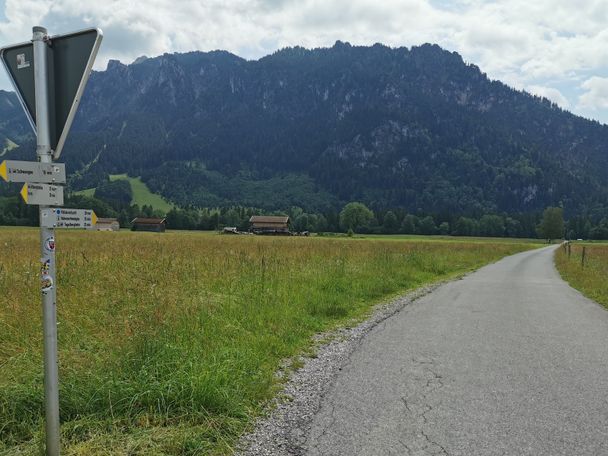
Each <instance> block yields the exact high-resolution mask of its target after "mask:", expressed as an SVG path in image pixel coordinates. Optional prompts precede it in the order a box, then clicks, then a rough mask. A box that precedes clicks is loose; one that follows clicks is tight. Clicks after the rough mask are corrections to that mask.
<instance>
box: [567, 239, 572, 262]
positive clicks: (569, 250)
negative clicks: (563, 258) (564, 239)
mask: <svg viewBox="0 0 608 456" xmlns="http://www.w3.org/2000/svg"><path fill="white" fill-rule="evenodd" d="M571 253H572V246H571V245H570V243H569V242H568V259H570V254H571Z"/></svg>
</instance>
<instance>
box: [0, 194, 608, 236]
mask: <svg viewBox="0 0 608 456" xmlns="http://www.w3.org/2000/svg"><path fill="white" fill-rule="evenodd" d="M96 196H98V197H89V196H84V195H70V196H68V197H67V199H66V202H65V207H73V208H78V207H81V208H82V207H86V208H90V209H93V210H94V211H95V213H96V214H97V215H98V216H99V217H113V218H117V219H118V221H119V222H120V225H121V227H123V228H128V227H130V226H131V221H132V220H133V219H134V218H135V217H164V218H166V221H167V227H168V228H170V229H176V230H219V229H222V228H223V227H236V228H237V229H238V230H242V231H246V230H247V229H248V228H249V219H250V217H251V216H252V215H288V216H289V217H290V219H291V230H292V231H294V232H303V231H309V232H315V233H325V232H342V233H348V232H351V233H358V234H421V235H453V236H482V237H484V236H485V237H515V238H536V237H540V238H546V239H561V238H566V239H579V238H580V239H608V219H603V220H600V221H599V222H597V223H593V221H592V220H591V219H590V218H586V217H583V216H576V217H571V218H570V219H569V220H567V221H564V216H563V210H562V209H561V208H547V209H546V210H545V212H544V213H526V214H484V215H481V216H479V217H471V216H458V215H451V214H411V213H408V212H407V211H405V210H403V209H392V210H374V209H371V208H369V207H367V206H366V205H365V204H363V203H359V202H351V203H348V204H346V205H345V206H344V207H343V208H342V210H340V211H336V210H327V211H324V212H306V211H304V210H303V209H302V208H300V207H297V206H292V207H290V208H289V209H287V210H285V211H268V210H263V209H259V208H254V207H243V206H233V207H221V208H196V207H181V208H178V207H175V208H173V209H171V210H170V211H169V212H167V213H164V212H161V211H158V210H155V209H153V208H152V207H150V206H146V205H144V206H142V207H139V206H137V205H130V204H128V203H127V202H126V201H127V200H126V199H124V198H112V197H108V198H106V199H105V200H104V199H102V198H101V197H102V196H104V192H99V194H98V193H96ZM37 209H38V208H37V207H36V206H28V205H26V204H25V203H23V201H21V199H20V198H19V197H5V198H0V225H13V226H15V225H22V226H36V225H38V210H37Z"/></svg>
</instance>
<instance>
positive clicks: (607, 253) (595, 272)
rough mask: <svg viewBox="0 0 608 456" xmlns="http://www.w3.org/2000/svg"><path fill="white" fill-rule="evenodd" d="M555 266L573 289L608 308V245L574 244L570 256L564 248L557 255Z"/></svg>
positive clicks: (571, 246)
mask: <svg viewBox="0 0 608 456" xmlns="http://www.w3.org/2000/svg"><path fill="white" fill-rule="evenodd" d="M583 247H584V248H585V261H584V264H583V261H582V260H583V258H582V256H583ZM555 264H556V266H557V269H558V270H559V272H560V274H561V275H562V278H563V279H564V280H565V281H567V282H568V283H569V284H570V285H571V286H572V287H574V288H576V289H578V290H580V291H581V292H582V293H583V294H584V295H585V296H587V297H589V298H591V299H593V300H594V301H596V302H599V303H600V304H602V305H603V306H604V307H607V308H608V244H578V243H573V244H571V245H570V255H568V248H567V247H562V248H560V249H558V250H557V252H556V253H555Z"/></svg>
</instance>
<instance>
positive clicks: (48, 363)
mask: <svg viewBox="0 0 608 456" xmlns="http://www.w3.org/2000/svg"><path fill="white" fill-rule="evenodd" d="M102 37H103V34H102V33H101V30H99V29H88V30H82V31H79V32H75V33H70V34H67V35H58V36H54V37H49V36H48V35H47V31H46V29H45V28H43V27H34V28H33V38H32V41H29V42H26V43H21V44H17V45H14V46H8V47H5V48H2V49H0V60H2V63H3V64H4V67H5V68H6V70H7V72H8V74H9V77H10V79H11V82H12V83H13V86H14V87H15V91H16V92H17V96H18V97H19V101H20V102H21V104H22V105H23V108H24V109H25V112H26V114H27V117H28V119H29V121H30V124H31V126H32V128H33V129H34V131H35V133H36V137H37V147H36V152H37V155H38V162H23V161H12V160H5V161H4V162H2V164H0V176H1V177H2V178H3V179H4V180H5V181H7V182H24V183H25V184H24V186H23V189H22V190H21V195H22V196H23V199H24V200H25V202H26V203H27V204H37V205H40V253H41V259H40V261H41V268H40V292H41V295H42V314H43V332H44V396H45V414H46V454H47V455H48V456H58V455H59V449H60V441H59V375H58V365H57V288H56V285H57V284H56V265H55V228H92V227H94V226H95V223H96V221H97V216H96V215H95V213H94V212H93V211H87V210H84V209H63V208H49V207H48V206H51V205H52V206H61V205H63V187H62V186H59V185H57V184H63V183H65V182H66V175H65V165H63V164H54V163H53V159H55V160H56V159H57V158H58V157H59V155H60V154H61V151H62V149H63V145H64V144H65V140H66V137H67V135H68V132H69V130H70V127H71V125H72V121H73V120H74V115H75V114H76V110H77V109H78V104H79V103H80V99H81V97H82V94H83V92H84V88H85V85H86V83H87V81H88V79H89V75H90V73H91V69H92V67H93V62H94V61H95V56H96V55H97V51H98V50H99V46H100V44H101V40H102Z"/></svg>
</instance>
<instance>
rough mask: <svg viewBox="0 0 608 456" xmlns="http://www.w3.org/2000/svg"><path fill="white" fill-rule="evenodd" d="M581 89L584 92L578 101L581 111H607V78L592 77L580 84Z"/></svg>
mask: <svg viewBox="0 0 608 456" xmlns="http://www.w3.org/2000/svg"><path fill="white" fill-rule="evenodd" d="M581 87H582V88H583V89H584V90H585V93H583V94H582V95H581V96H580V97H579V99H578V105H579V107H580V108H581V109H590V110H593V111H597V110H600V109H608V78H600V77H597V76H594V77H592V78H589V79H587V80H586V81H585V82H584V83H583V84H581Z"/></svg>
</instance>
